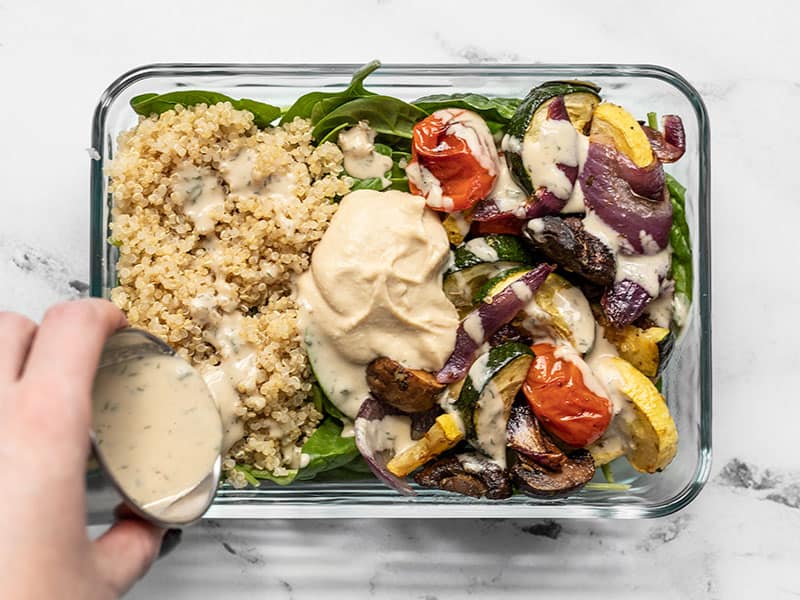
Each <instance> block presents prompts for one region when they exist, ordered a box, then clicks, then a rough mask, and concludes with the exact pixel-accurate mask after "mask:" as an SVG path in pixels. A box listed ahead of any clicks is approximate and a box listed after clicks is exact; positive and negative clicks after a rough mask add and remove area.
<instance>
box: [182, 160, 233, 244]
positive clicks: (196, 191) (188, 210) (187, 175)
mask: <svg viewBox="0 0 800 600" xmlns="http://www.w3.org/2000/svg"><path fill="white" fill-rule="evenodd" d="M175 175H176V176H177V177H178V181H177V182H175V183H174V184H173V190H174V192H175V194H176V195H177V196H178V199H179V200H180V201H181V203H182V204H183V212H184V213H185V214H186V216H187V217H189V218H190V219H191V220H192V222H193V223H194V226H195V229H196V230H197V232H198V233H199V234H201V235H205V234H208V233H211V232H212V231H214V227H215V226H216V224H217V222H218V221H219V219H220V218H221V217H222V215H223V213H224V211H225V190H223V189H222V186H221V185H220V184H219V180H218V179H217V177H216V175H214V174H213V173H211V172H210V171H208V170H207V169H198V168H197V167H195V166H184V167H181V168H180V169H178V170H176V171H175Z"/></svg>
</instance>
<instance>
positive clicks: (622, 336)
mask: <svg viewBox="0 0 800 600" xmlns="http://www.w3.org/2000/svg"><path fill="white" fill-rule="evenodd" d="M605 335H606V339H608V341H609V342H611V343H612V344H614V346H615V347H616V348H617V351H618V352H619V355H620V356H621V357H622V358H624V359H625V360H627V361H628V362H629V363H631V364H632V365H633V366H634V367H636V368H637V369H639V371H641V372H642V373H644V374H645V375H647V376H648V377H656V376H658V374H659V373H660V372H661V371H662V369H663V368H664V366H665V365H666V363H667V360H669V356H670V354H671V353H672V346H673V343H674V341H675V336H674V335H673V334H672V332H670V330H669V329H665V328H663V327H649V328H648V329H640V328H639V327H635V326H633V325H629V326H627V327H623V328H621V329H620V328H616V327H606V328H605Z"/></svg>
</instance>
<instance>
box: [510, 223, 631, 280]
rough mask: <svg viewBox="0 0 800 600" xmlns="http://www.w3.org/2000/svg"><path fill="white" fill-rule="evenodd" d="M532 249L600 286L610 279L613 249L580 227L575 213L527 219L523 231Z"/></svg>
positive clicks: (612, 265) (613, 263)
mask: <svg viewBox="0 0 800 600" xmlns="http://www.w3.org/2000/svg"><path fill="white" fill-rule="evenodd" d="M524 235H525V237H526V238H527V239H528V240H530V242H531V244H532V245H533V247H534V248H535V249H536V250H539V251H540V252H542V253H543V254H544V255H545V256H547V257H548V258H549V259H551V260H553V261H555V262H557V263H558V264H559V266H561V267H563V268H564V269H566V270H567V271H571V272H573V273H577V274H578V275H580V276H582V277H585V278H586V279H588V280H589V281H591V282H592V283H596V284H598V285H602V286H608V285H612V284H613V283H614V274H615V273H616V268H617V267H616V259H615V258H614V253H613V252H612V251H611V250H610V249H609V248H608V246H606V245H605V244H604V243H603V242H601V241H600V240H599V239H597V238H596V237H594V236H593V235H591V234H589V233H587V232H586V231H584V229H583V223H582V222H581V220H580V219H578V218H576V217H567V218H566V219H562V218H560V217H543V218H541V219H533V220H531V221H529V222H528V225H527V227H526V229H525V232H524Z"/></svg>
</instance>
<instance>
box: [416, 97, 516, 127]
mask: <svg viewBox="0 0 800 600" xmlns="http://www.w3.org/2000/svg"><path fill="white" fill-rule="evenodd" d="M519 103H520V99H519V98H487V97H486V96H481V95H480V94H434V95H432V96H424V97H422V98H419V99H418V100H415V101H414V102H413V103H412V104H414V106H417V107H419V108H421V109H422V110H424V111H426V112H428V113H432V112H435V111H437V110H440V109H443V108H463V109H466V110H471V111H472V112H475V113H478V114H479V115H480V116H481V117H483V119H484V120H485V121H486V123H487V124H488V125H489V129H491V130H492V133H494V132H495V131H496V130H497V129H502V128H503V127H504V126H505V124H506V123H508V121H509V120H510V119H511V117H513V116H514V113H515V112H516V110H517V106H519ZM493 127H494V128H493Z"/></svg>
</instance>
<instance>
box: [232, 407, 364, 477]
mask: <svg viewBox="0 0 800 600" xmlns="http://www.w3.org/2000/svg"><path fill="white" fill-rule="evenodd" d="M302 451H303V454H305V455H307V456H308V458H309V460H308V463H307V464H306V466H305V467H302V468H300V469H290V470H289V471H288V473H287V474H286V475H274V474H273V473H272V472H271V471H264V470H260V469H256V468H254V467H252V466H250V465H236V467H234V468H235V469H236V470H237V471H239V472H241V473H242V474H243V475H244V477H245V479H246V480H247V482H248V483H249V484H250V485H253V486H255V487H258V486H259V482H260V481H262V480H267V481H272V482H273V483H277V484H278V485H288V484H290V483H292V482H293V481H295V480H297V481H305V480H308V479H315V478H316V477H317V475H319V474H320V473H324V472H327V471H331V470H334V469H340V468H342V467H344V466H345V465H348V464H349V463H351V462H353V460H354V459H356V458H357V457H359V456H360V454H359V452H358V448H356V442H355V438H353V437H342V425H341V424H339V423H337V422H336V421H335V420H334V419H333V418H331V417H327V418H325V420H323V421H322V424H321V425H320V426H319V427H318V428H317V430H316V431H315V432H314V433H313V434H311V437H310V438H308V439H307V440H306V443H305V444H303V450H302ZM350 470H351V471H354V474H358V475H359V476H360V477H363V471H360V470H359V469H358V467H351V468H350Z"/></svg>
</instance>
